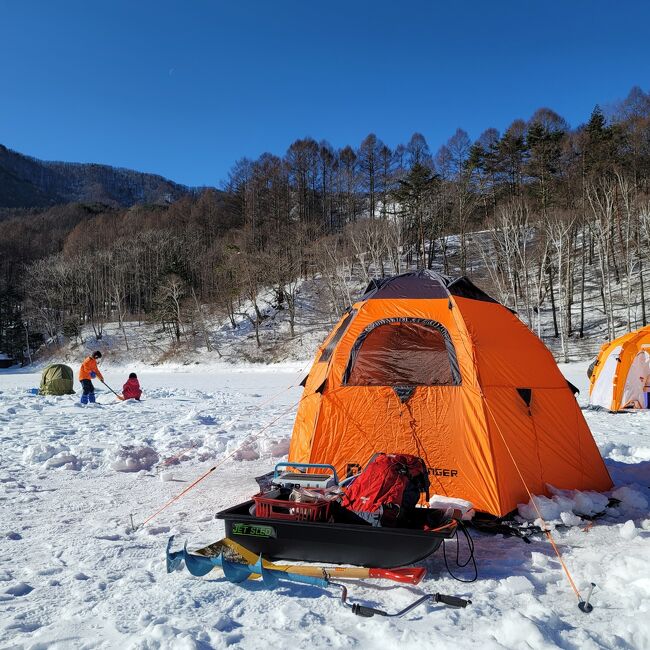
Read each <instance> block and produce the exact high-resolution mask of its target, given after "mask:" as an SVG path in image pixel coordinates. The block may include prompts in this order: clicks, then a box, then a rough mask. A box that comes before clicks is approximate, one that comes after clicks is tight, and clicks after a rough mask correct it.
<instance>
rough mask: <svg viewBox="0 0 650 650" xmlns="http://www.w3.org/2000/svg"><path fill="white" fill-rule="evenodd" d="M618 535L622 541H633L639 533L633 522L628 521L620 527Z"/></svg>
mask: <svg viewBox="0 0 650 650" xmlns="http://www.w3.org/2000/svg"><path fill="white" fill-rule="evenodd" d="M620 533H621V537H622V538H623V539H634V538H635V537H636V536H637V535H638V534H639V531H638V530H637V528H636V527H635V526H634V522H633V521H632V520H631V519H629V520H628V521H626V522H625V523H624V524H623V525H622V526H621V530H620Z"/></svg>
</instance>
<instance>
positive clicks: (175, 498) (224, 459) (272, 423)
mask: <svg viewBox="0 0 650 650" xmlns="http://www.w3.org/2000/svg"><path fill="white" fill-rule="evenodd" d="M301 401H302V397H301V398H300V399H299V400H298V401H297V402H296V403H295V404H292V405H291V406H290V407H289V408H288V409H286V410H285V411H283V412H282V413H280V415H278V417H277V418H275V419H273V420H271V422H269V423H268V424H266V425H265V426H263V427H262V428H261V429H260V430H259V431H258V432H257V433H254V434H251V435H250V436H247V437H246V438H244V440H243V441H242V443H241V445H239V447H237V449H235V450H234V451H232V452H231V453H230V454H228V455H227V456H226V457H225V458H222V459H221V460H220V461H219V462H218V463H217V464H216V465H215V466H214V467H211V468H210V469H209V470H208V471H207V472H205V474H202V475H201V476H199V478H197V479H196V481H194V483H192V485H189V486H188V487H186V488H185V489H184V490H183V491H182V492H181V493H179V494H177V495H176V496H175V497H173V498H172V499H170V500H169V501H168V502H167V503H166V504H165V505H164V506H162V507H161V508H159V509H158V510H156V512H154V513H153V514H152V515H150V516H149V517H147V518H146V519H145V520H144V521H143V522H142V526H146V525H147V524H148V523H149V522H150V521H151V520H152V519H154V518H155V517H157V516H158V515H159V514H160V513H161V512H163V510H166V509H167V508H168V507H169V506H171V505H172V504H173V503H175V502H176V501H178V500H179V499H180V498H181V497H182V496H184V495H185V494H187V493H188V492H189V491H190V490H191V489H192V488H194V487H195V486H197V485H198V484H199V483H200V482H201V481H202V480H203V479H205V478H207V477H208V476H209V475H210V474H211V473H212V472H214V470H216V469H217V468H218V467H221V465H223V464H224V463H225V462H226V461H227V460H229V459H230V458H232V457H233V456H234V455H235V454H236V453H237V452H238V451H239V450H240V449H241V448H242V447H243V446H244V445H245V444H247V443H250V442H253V441H254V440H256V439H257V438H258V437H259V436H260V435H261V434H262V433H263V432H264V431H266V430H267V429H268V428H269V427H270V426H272V425H274V424H275V423H276V422H277V421H278V420H279V419H280V418H282V417H284V416H285V415H286V414H287V413H289V411H291V410H292V409H293V408H295V407H296V406H298V404H300V402H301Z"/></svg>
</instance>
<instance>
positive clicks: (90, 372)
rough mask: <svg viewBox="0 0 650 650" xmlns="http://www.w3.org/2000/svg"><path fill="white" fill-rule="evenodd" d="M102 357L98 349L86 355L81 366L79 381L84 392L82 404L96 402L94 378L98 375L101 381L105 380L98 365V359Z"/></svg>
mask: <svg viewBox="0 0 650 650" xmlns="http://www.w3.org/2000/svg"><path fill="white" fill-rule="evenodd" d="M101 358H102V353H101V352H100V351H99V350H97V352H93V353H92V354H91V355H90V356H89V357H86V358H85V359H84V361H83V363H82V364H81V368H79V381H80V382H81V387H82V388H83V394H82V396H81V403H82V404H88V403H90V404H94V403H95V387H94V386H93V382H92V380H93V379H95V377H98V378H99V380H100V381H104V376H103V375H102V373H101V372H99V368H98V367H97V359H101Z"/></svg>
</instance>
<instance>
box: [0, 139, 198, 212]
mask: <svg viewBox="0 0 650 650" xmlns="http://www.w3.org/2000/svg"><path fill="white" fill-rule="evenodd" d="M199 189H200V188H192V187H188V186H186V185H182V184H180V183H175V182H174V181H171V180H169V179H167V178H165V177H163V176H160V175H158V174H150V173H146V172H139V171H136V170H132V169H127V168H124V167H113V166H111V165H102V164H99V163H77V162H64V161H46V160H40V159H39V158H35V157H33V156H29V155H26V154H23V153H20V152H18V151H14V150H12V149H9V148H8V147H6V146H4V145H2V144H0V208H43V207H49V206H52V205H57V204H61V203H72V202H80V203H103V204H106V205H110V206H114V207H130V206H132V205H135V204H142V203H153V204H168V203H173V202H174V201H176V200H178V199H180V198H182V197H183V196H187V195H189V194H194V193H196V192H197V191H199ZM201 189H202V188H201Z"/></svg>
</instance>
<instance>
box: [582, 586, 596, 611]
mask: <svg viewBox="0 0 650 650" xmlns="http://www.w3.org/2000/svg"><path fill="white" fill-rule="evenodd" d="M595 586H596V585H595V584H594V583H593V582H592V583H591V584H590V585H589V590H588V591H587V595H586V596H585V599H584V600H581V601H580V602H579V603H578V607H579V609H580V611H581V612H584V613H585V614H589V612H591V611H592V610H593V608H594V606H593V605H591V604H590V603H589V599H590V598H591V592H592V591H593V590H594V587H595Z"/></svg>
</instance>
